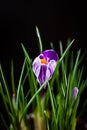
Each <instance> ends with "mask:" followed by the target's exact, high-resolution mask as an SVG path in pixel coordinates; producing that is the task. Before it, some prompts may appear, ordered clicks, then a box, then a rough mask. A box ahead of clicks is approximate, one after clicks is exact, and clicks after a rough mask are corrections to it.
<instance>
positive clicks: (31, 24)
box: [0, 0, 87, 97]
mask: <svg viewBox="0 0 87 130" xmlns="http://www.w3.org/2000/svg"><path fill="white" fill-rule="evenodd" d="M86 12H87V10H86V3H84V1H82V2H80V1H77V2H76V1H74V0H73V1H59V0H58V1H54V2H51V1H48V2H45V1H44V2H43V1H41V2H33V1H32V2H30V1H27V0H24V1H20V0H18V1H15V0H12V1H10V0H9V1H8V0H1V1H0V64H1V65H2V67H3V70H4V72H5V75H6V76H7V79H8V82H10V80H9V77H10V63H11V59H13V61H14V68H15V76H16V80H18V77H19V74H20V71H21V66H22V63H23V60H24V56H23V51H22V48H21V42H22V43H23V44H24V46H25V48H26V49H27V50H28V52H29V54H30V57H31V58H35V57H36V56H37V55H38V50H39V49H38V40H37V36H36V30H35V27H36V25H37V26H38V28H39V30H40V34H41V38H42V41H43V46H44V49H48V48H50V42H51V41H52V42H53V43H54V47H55V48H56V50H57V48H58V43H59V40H61V41H62V42H63V46H64V47H65V45H66V43H67V39H68V38H71V39H73V38H75V44H74V45H73V50H74V51H76V50H78V49H80V48H81V50H82V53H83V52H84V50H86V49H87V47H86V45H87V29H86V24H87V23H86V17H87V14H86ZM57 51H58V50H57ZM86 56H87V55H86ZM83 64H84V66H85V71H84V78H87V77H86V75H87V69H86V66H87V60H86V57H85V58H84V62H83ZM84 95H85V97H86V91H85V93H84Z"/></svg>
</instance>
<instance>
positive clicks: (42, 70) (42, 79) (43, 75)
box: [38, 65, 47, 84]
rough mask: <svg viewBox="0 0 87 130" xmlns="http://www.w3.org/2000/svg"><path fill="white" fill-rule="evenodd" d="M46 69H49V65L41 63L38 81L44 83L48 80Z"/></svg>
mask: <svg viewBox="0 0 87 130" xmlns="http://www.w3.org/2000/svg"><path fill="white" fill-rule="evenodd" d="M46 71H47V66H46V65H41V67H40V73H39V75H38V82H39V83H40V84H43V83H44V82H45V81H46Z"/></svg>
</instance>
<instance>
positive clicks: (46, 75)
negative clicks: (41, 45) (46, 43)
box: [33, 49, 58, 85]
mask: <svg viewBox="0 0 87 130" xmlns="http://www.w3.org/2000/svg"><path fill="white" fill-rule="evenodd" d="M57 61H58V55H57V53H56V52H55V51H54V50H52V49H50V50H46V51H44V52H42V53H41V54H40V55H39V56H38V57H36V58H35V59H34V61H33V72H34V74H35V75H36V77H37V81H38V82H39V84H40V85H42V84H43V83H44V82H45V81H46V80H47V79H48V80H50V79H51V77H52V75H53V72H54V70H55V67H56V65H57Z"/></svg>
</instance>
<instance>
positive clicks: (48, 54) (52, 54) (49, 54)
mask: <svg viewBox="0 0 87 130" xmlns="http://www.w3.org/2000/svg"><path fill="white" fill-rule="evenodd" d="M43 55H44V58H46V59H47V60H55V61H58V55H57V53H56V52H55V51H54V50H52V49H50V50H46V51H44V52H43Z"/></svg>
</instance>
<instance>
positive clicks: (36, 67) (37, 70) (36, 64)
mask: <svg viewBox="0 0 87 130" xmlns="http://www.w3.org/2000/svg"><path fill="white" fill-rule="evenodd" d="M40 67H41V63H40V59H39V57H36V58H35V60H34V62H33V72H34V74H35V75H36V77H38V76H39V73H40Z"/></svg>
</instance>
